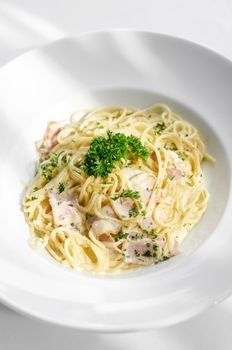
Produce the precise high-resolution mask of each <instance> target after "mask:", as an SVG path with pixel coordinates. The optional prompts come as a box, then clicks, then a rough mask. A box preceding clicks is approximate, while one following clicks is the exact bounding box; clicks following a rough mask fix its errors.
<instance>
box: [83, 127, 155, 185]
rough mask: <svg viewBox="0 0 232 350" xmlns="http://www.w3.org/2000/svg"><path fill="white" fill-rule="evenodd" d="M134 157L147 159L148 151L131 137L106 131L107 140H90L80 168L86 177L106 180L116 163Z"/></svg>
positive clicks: (137, 140) (99, 138)
mask: <svg viewBox="0 0 232 350" xmlns="http://www.w3.org/2000/svg"><path fill="white" fill-rule="evenodd" d="M134 157H140V158H142V159H143V160H146V159H147V157H148V150H147V148H146V147H145V146H143V145H142V143H141V141H140V140H139V139H138V138H137V137H135V136H133V135H130V136H126V135H124V134H121V133H117V134H113V133H112V132H111V131H108V132H107V138H105V137H103V136H98V137H96V138H94V139H93V140H92V142H91V144H90V148H89V151H88V153H87V155H86V157H85V160H84V163H83V166H82V168H83V170H84V171H85V172H86V173H87V174H88V175H93V176H94V177H98V176H100V177H102V178H107V176H108V175H109V174H110V173H111V172H112V170H113V169H114V168H115V163H116V162H119V161H120V160H121V159H125V160H127V159H131V158H134Z"/></svg>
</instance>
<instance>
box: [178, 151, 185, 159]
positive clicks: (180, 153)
mask: <svg viewBox="0 0 232 350" xmlns="http://www.w3.org/2000/svg"><path fill="white" fill-rule="evenodd" d="M177 155H178V157H179V158H180V159H181V160H185V159H186V154H185V152H182V151H178V152H177Z"/></svg>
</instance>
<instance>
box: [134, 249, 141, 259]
mask: <svg viewBox="0 0 232 350" xmlns="http://www.w3.org/2000/svg"><path fill="white" fill-rule="evenodd" d="M135 256H137V257H138V256H140V254H139V252H138V250H137V249H135Z"/></svg>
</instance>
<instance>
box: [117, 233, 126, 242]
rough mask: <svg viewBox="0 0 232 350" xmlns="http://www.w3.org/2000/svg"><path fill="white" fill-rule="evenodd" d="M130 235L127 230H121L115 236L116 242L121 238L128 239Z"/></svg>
mask: <svg viewBox="0 0 232 350" xmlns="http://www.w3.org/2000/svg"><path fill="white" fill-rule="evenodd" d="M127 236H128V233H127V232H124V233H123V232H121V233H119V234H118V235H117V236H116V237H115V242H118V241H120V240H121V239H126V238H127Z"/></svg>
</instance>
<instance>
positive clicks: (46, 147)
mask: <svg viewBox="0 0 232 350" xmlns="http://www.w3.org/2000/svg"><path fill="white" fill-rule="evenodd" d="M60 130H61V129H60V125H59V124H58V123H57V122H48V126H47V130H46V132H45V134H44V137H43V139H42V140H39V141H36V143H35V146H36V150H37V152H38V154H39V156H40V157H46V156H47V155H48V154H49V153H50V152H51V150H52V149H53V148H54V147H55V146H56V145H57V144H58V142H57V135H58V134H59V132H60Z"/></svg>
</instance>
